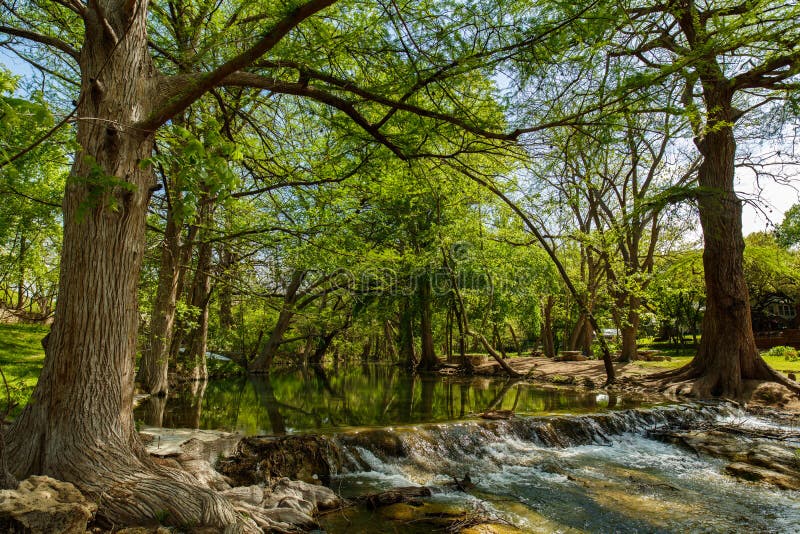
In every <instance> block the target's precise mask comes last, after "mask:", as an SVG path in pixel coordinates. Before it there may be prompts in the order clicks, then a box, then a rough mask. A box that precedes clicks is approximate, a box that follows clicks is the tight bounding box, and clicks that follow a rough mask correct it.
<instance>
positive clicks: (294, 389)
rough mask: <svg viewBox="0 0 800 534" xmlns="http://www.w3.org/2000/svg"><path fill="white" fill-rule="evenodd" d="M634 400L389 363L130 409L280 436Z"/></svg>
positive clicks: (156, 422) (196, 388)
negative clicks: (411, 371)
mask: <svg viewBox="0 0 800 534" xmlns="http://www.w3.org/2000/svg"><path fill="white" fill-rule="evenodd" d="M636 406H638V402H636V401H634V400H631V399H626V398H618V397H615V396H613V395H605V394H601V395H598V394H597V393H595V392H585V391H574V390H569V389H542V388H538V387H534V386H531V385H529V384H527V383H525V382H520V381H517V380H508V379H490V378H485V377H481V378H477V377H476V378H465V377H454V376H438V375H433V376H411V375H408V374H406V373H404V372H403V371H402V370H401V369H400V368H398V367H396V366H391V365H381V364H367V365H363V364H361V365H353V366H344V365H342V366H339V367H338V370H335V369H333V368H327V369H326V368H322V367H318V366H312V367H308V368H300V369H297V368H295V369H284V370H282V369H276V370H275V371H273V373H271V374H270V375H267V376H250V377H244V378H236V379H223V380H211V381H209V382H208V383H203V382H198V383H188V384H184V385H182V387H178V388H175V389H174V391H173V393H172V395H170V397H169V398H167V399H165V398H159V397H151V398H148V399H146V400H145V401H144V402H143V403H142V404H141V405H140V406H139V407H138V408H137V409H136V412H135V416H136V419H137V420H138V421H141V422H143V423H144V424H146V425H148V426H164V427H169V428H202V429H215V430H228V431H240V432H243V433H245V434H248V435H260V434H273V435H282V434H287V433H293V432H316V431H330V430H335V429H341V428H346V427H358V426H394V425H402V424H416V423H427V422H440V421H451V420H455V419H461V418H465V417H469V416H471V415H474V414H478V413H481V412H484V411H486V410H513V411H515V412H516V413H518V414H543V413H549V412H560V413H564V412H572V413H580V412H587V411H597V410H600V409H611V408H614V409H621V408H632V407H636Z"/></svg>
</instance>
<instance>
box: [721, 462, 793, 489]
mask: <svg viewBox="0 0 800 534" xmlns="http://www.w3.org/2000/svg"><path fill="white" fill-rule="evenodd" d="M725 472H726V473H728V474H729V475H733V476H735V477H736V478H741V479H744V480H749V481H751V482H763V483H766V484H770V485H773V486H777V487H779V488H781V489H788V490H798V489H800V478H798V477H797V476H796V475H795V476H792V475H786V474H784V473H779V472H777V471H773V470H771V469H765V468H762V467H758V466H755V465H751V464H746V463H742V462H734V463H732V464H730V465H728V466H727V467H726V468H725Z"/></svg>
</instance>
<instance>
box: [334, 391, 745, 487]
mask: <svg viewBox="0 0 800 534" xmlns="http://www.w3.org/2000/svg"><path fill="white" fill-rule="evenodd" d="M741 413H742V412H741V410H740V409H739V408H737V407H735V406H734V405H732V404H727V403H692V404H682V405H673V406H665V407H656V408H651V409H632V410H622V411H616V412H608V413H600V414H590V415H578V416H547V417H513V418H511V419H508V420H500V421H484V420H474V421H460V422H454V423H442V424H428V425H418V426H413V427H399V428H395V429H367V430H359V431H353V432H346V433H341V434H336V435H334V436H331V438H330V440H331V447H330V448H329V449H328V450H329V454H330V455H332V456H331V457H330V458H329V463H330V465H331V466H332V467H333V466H336V468H337V470H338V469H340V470H341V471H340V474H342V473H348V472H350V473H352V472H359V471H381V470H383V471H387V474H389V472H390V471H391V472H396V471H397V468H396V467H395V464H403V465H405V466H406V467H408V466H409V465H413V464H416V465H415V467H416V468H417V469H420V470H425V471H428V470H429V471H430V472H436V470H437V469H438V470H441V469H443V468H445V467H446V466H458V465H459V464H463V462H465V461H467V460H468V459H474V458H473V457H475V456H477V455H481V454H484V453H486V451H487V446H488V445H491V444H497V443H506V444H508V443H517V444H529V445H530V446H535V447H539V448H566V447H575V446H580V445H592V444H593V445H608V444H610V443H611V442H612V441H613V438H614V436H618V435H620V434H644V433H646V432H647V431H648V430H655V429H659V428H663V427H670V426H680V425H687V424H688V425H691V424H693V423H701V422H710V421H714V420H717V419H719V418H721V417H731V416H737V415H738V414H741ZM523 446H524V445H523Z"/></svg>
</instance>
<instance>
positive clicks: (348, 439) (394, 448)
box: [340, 429, 407, 459]
mask: <svg viewBox="0 0 800 534" xmlns="http://www.w3.org/2000/svg"><path fill="white" fill-rule="evenodd" d="M340 439H341V440H342V442H343V443H345V444H347V445H348V446H350V447H352V446H358V447H362V448H365V449H367V450H369V451H376V452H378V453H379V454H378V456H383V459H386V458H387V457H391V458H405V456H406V454H407V453H406V450H405V447H404V446H403V440H402V439H401V438H400V436H399V435H398V434H397V433H396V432H390V431H388V430H384V429H374V430H363V431H359V432H357V433H353V434H345V435H343V436H342V437H341V438H340Z"/></svg>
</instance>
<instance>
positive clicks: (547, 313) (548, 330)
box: [542, 295, 556, 358]
mask: <svg viewBox="0 0 800 534" xmlns="http://www.w3.org/2000/svg"><path fill="white" fill-rule="evenodd" d="M555 304H556V299H555V297H553V295H547V299H546V300H545V303H544V306H543V307H544V313H543V315H544V319H543V320H542V352H544V355H545V356H546V357H548V358H555V357H556V347H555V343H554V342H553V307H554V306H555Z"/></svg>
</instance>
